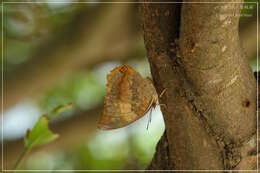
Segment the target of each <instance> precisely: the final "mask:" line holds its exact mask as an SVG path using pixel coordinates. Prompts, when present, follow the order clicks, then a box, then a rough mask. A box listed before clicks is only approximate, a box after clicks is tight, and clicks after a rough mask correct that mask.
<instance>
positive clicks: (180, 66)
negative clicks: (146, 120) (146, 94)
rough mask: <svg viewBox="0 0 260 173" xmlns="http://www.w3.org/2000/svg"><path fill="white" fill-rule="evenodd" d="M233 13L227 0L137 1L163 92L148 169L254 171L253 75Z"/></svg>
mask: <svg viewBox="0 0 260 173" xmlns="http://www.w3.org/2000/svg"><path fill="white" fill-rule="evenodd" d="M223 2H224V1H223ZM236 2H237V1H236ZM239 12H240V4H230V3H229V4H206V3H205V4H150V3H143V4H142V5H141V14H142V17H143V30H144V40H145V45H146V50H147V56H148V59H149V62H150V66H151V71H152V76H153V80H154V83H155V86H156V89H157V92H158V93H160V92H161V91H162V90H163V89H166V90H167V91H166V93H165V94H164V96H163V97H162V98H161V100H160V103H163V104H166V105H167V108H164V107H162V112H163V115H164V120H165V125H166V132H165V133H164V135H163V137H162V138H161V140H160V142H159V143H158V146H157V151H156V154H155V156H154V159H153V160H152V163H151V165H150V166H149V167H148V169H171V170H172V169H177V170H180V169H181V170H195V169H196V170H205V169H206V170H230V169H244V170H248V169H255V166H256V165H255V162H252V161H251V160H250V159H249V160H250V161H248V157H249V155H250V154H249V153H250V151H252V150H253V149H255V146H256V145H255V144H256V135H255V134H256V113H255V112H256V81H255V79H254V76H253V73H252V71H251V70H250V68H249V65H248V62H247V58H246V57H245V56H244V53H243V52H242V51H241V48H240V41H239V36H238V22H239V16H238V14H239ZM249 163H251V165H250V164H249ZM252 164H253V165H252Z"/></svg>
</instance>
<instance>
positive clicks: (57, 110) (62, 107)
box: [48, 103, 72, 119]
mask: <svg viewBox="0 0 260 173" xmlns="http://www.w3.org/2000/svg"><path fill="white" fill-rule="evenodd" d="M71 108H72V103H69V104H66V105H59V106H57V107H56V108H54V109H53V110H52V111H51V112H50V114H49V116H48V117H49V118H51V119H53V118H55V117H56V116H57V115H59V114H60V113H62V112H65V111H67V110H69V109H71Z"/></svg>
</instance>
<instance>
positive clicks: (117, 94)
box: [99, 65, 156, 129]
mask: <svg viewBox="0 0 260 173" xmlns="http://www.w3.org/2000/svg"><path fill="white" fill-rule="evenodd" d="M155 95H156V91H155V89H154V87H153V84H152V82H151V81H150V80H149V79H144V78H142V76H141V75H140V74H139V73H138V72H136V71H135V70H134V69H132V68H131V67H130V66H126V65H122V66H119V67H116V68H115V69H114V70H112V71H111V72H110V74H109V75H108V76H107V93H106V96H105V99H104V113H103V116H102V117H101V119H100V122H99V128H101V129H115V128H120V127H124V126H126V125H128V124H130V123H132V122H134V121H136V120H137V119H139V118H141V117H142V116H144V115H145V114H146V112H147V111H148V110H149V107H150V106H151V102H152V101H154V100H153V96H155Z"/></svg>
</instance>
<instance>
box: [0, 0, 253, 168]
mask: <svg viewBox="0 0 260 173" xmlns="http://www.w3.org/2000/svg"><path fill="white" fill-rule="evenodd" d="M25 1H26V0H25ZM25 1H24V2H25ZM6 2H11V1H6ZM30 2H32V1H30ZM35 2H37V1H36V0H35ZM41 2H45V3H5V4H4V8H3V9H4V10H3V11H1V12H2V14H4V17H3V18H4V20H3V26H2V25H1V28H3V32H4V35H3V37H2V36H1V38H3V49H2V48H1V53H2V51H3V54H4V56H3V61H2V62H1V63H2V64H1V65H3V69H2V67H1V70H2V71H3V74H4V82H3V83H4V87H3V91H4V93H3V95H2V96H3V110H4V114H3V124H4V125H3V127H2V128H3V140H4V152H3V158H4V159H3V163H4V169H12V168H13V166H14V163H15V161H16V160H17V159H18V157H19V155H20V154H21V153H22V151H23V136H24V134H25V132H26V130H27V129H28V128H32V127H33V125H34V124H35V122H36V121H37V120H38V118H39V117H40V116H41V115H42V114H46V113H49V112H50V111H51V110H53V109H54V108H55V107H57V106H59V105H63V104H67V103H72V105H73V107H72V109H70V110H69V111H66V112H64V113H62V114H61V115H59V116H58V117H57V118H55V119H54V120H52V121H51V123H50V128H51V129H52V130H53V131H54V132H55V133H58V134H59V135H60V137H59V138H58V139H57V140H56V141H54V142H52V143H50V144H48V145H46V146H42V147H39V148H36V149H34V150H33V151H31V152H30V154H29V155H28V156H27V157H26V158H25V161H24V163H23V165H22V168H23V169H30V170H33V169H47V170H50V172H51V170H60V169H62V170H71V172H73V171H72V170H85V169H106V170H107V169H110V170H111V169H145V167H146V166H147V165H148V164H149V162H150V161H151V159H152V157H153V154H154V152H155V146H156V144H157V142H158V140H159V139H160V137H161V135H162V133H163V131H164V122H163V117H162V114H161V111H160V108H159V107H157V108H156V110H155V111H153V116H152V123H151V124H150V126H149V129H148V130H146V125H147V122H148V118H147V116H144V117H143V118H141V119H140V120H138V121H136V122H135V123H133V124H131V125H129V126H127V127H125V128H120V129H117V130H111V131H101V130H98V129H97V123H98V120H99V118H100V116H101V115H102V112H103V98H104V95H105V85H106V75H107V74H108V73H109V72H110V70H112V69H113V68H114V67H115V66H118V65H120V64H122V63H123V64H129V65H131V66H133V67H134V68H135V69H136V70H137V71H138V72H140V73H141V75H142V76H143V77H146V76H150V69H149V64H148V62H147V59H146V54H145V47H144V43H143V38H142V29H141V25H140V18H139V16H138V6H137V4H126V3H124V4H109V3H108V4H103V3H71V2H84V1H80V0H78V1H75V0H62V3H61V1H60V3H58V2H59V0H55V1H54V0H44V1H43V0H42V1H41ZM54 2H55V3H54ZM96 2H98V1H96ZM241 12H242V15H241V17H240V36H241V43H242V45H243V48H244V49H245V52H246V54H247V57H248V58H249V62H250V66H251V67H252V69H253V70H254V71H256V67H257V64H256V62H257V59H256V55H257V41H256V33H257V28H256V26H257V20H256V5H255V4H251V5H250V4H245V5H244V6H243V8H241ZM1 23H2V22H1ZM1 142H3V141H2V140H1ZM1 154H2V153H1ZM25 172H26V171H25Z"/></svg>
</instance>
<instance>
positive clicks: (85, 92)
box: [39, 71, 105, 112]
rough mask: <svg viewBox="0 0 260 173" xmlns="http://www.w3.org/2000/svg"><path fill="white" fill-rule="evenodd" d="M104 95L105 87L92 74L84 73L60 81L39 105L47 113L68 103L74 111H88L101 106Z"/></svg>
mask: <svg viewBox="0 0 260 173" xmlns="http://www.w3.org/2000/svg"><path fill="white" fill-rule="evenodd" d="M104 95H105V86H104V85H103V84H102V83H101V82H100V81H99V80H97V79H96V77H95V76H94V75H93V74H92V73H91V72H87V71H83V72H78V73H74V74H72V75H69V76H67V77H66V78H65V79H63V80H62V79H61V81H58V83H57V85H56V86H55V87H53V88H52V89H51V90H49V91H48V92H47V93H46V94H45V95H44V96H43V97H42V98H41V99H40V101H39V104H40V107H41V108H42V109H43V110H45V111H47V112H49V111H51V110H53V109H54V108H55V107H56V106H57V105H64V104H67V103H72V104H73V109H74V110H87V109H90V108H93V107H95V106H97V105H99V104H100V103H101V102H102V100H103V97H104Z"/></svg>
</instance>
